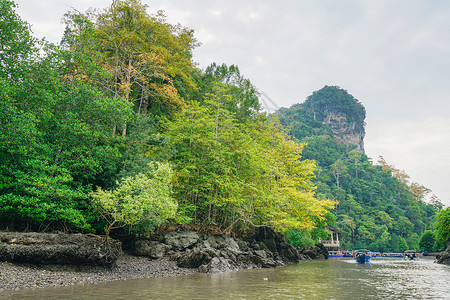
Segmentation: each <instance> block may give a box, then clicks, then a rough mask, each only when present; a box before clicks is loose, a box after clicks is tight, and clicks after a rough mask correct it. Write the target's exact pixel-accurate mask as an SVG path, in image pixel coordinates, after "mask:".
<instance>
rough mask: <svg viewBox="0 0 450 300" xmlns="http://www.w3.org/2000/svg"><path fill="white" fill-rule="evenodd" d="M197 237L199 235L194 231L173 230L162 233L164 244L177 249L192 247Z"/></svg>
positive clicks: (197, 239)
mask: <svg viewBox="0 0 450 300" xmlns="http://www.w3.org/2000/svg"><path fill="white" fill-rule="evenodd" d="M199 239H200V237H199V235H198V234H197V233H196V232H194V231H182V232H176V231H174V232H169V233H168V234H166V235H164V241H165V244H167V245H169V246H170V247H171V248H173V249H177V250H181V249H186V248H189V247H192V246H193V245H195V244H196V243H197V242H198V241H199Z"/></svg>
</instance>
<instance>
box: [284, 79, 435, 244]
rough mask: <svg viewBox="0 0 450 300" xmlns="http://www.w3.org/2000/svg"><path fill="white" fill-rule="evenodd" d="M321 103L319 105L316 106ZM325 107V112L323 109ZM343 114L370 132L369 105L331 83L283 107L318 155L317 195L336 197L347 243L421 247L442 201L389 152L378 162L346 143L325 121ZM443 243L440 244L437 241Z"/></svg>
mask: <svg viewBox="0 0 450 300" xmlns="http://www.w3.org/2000/svg"><path fill="white" fill-rule="evenodd" d="M315 107H319V109H311V108H315ZM318 112H320V114H318ZM333 113H341V114H344V115H345V116H347V118H346V119H347V120H352V121H351V122H356V124H357V125H356V126H353V125H352V124H351V122H349V123H348V126H349V127H352V130H351V131H355V130H356V131H364V128H363V126H364V118H365V109H364V107H363V106H362V105H361V104H360V103H359V101H358V100H356V99H354V98H353V97H352V96H351V95H349V94H348V93H347V92H346V91H345V90H342V89H340V88H338V87H329V86H325V87H324V88H323V89H321V90H319V91H316V92H314V93H313V94H312V95H311V96H310V97H308V98H307V100H306V101H305V103H303V104H297V105H294V106H292V107H291V108H288V109H286V108H284V109H280V110H279V111H278V112H277V115H278V117H279V119H280V121H281V123H282V124H283V125H285V126H288V127H290V128H291V131H292V133H293V134H294V136H295V138H296V140H297V141H298V142H302V143H306V144H307V145H306V146H305V148H304V150H303V158H305V159H309V160H314V161H315V162H316V163H317V165H318V168H317V169H316V173H315V175H316V176H315V178H314V179H313V182H314V184H315V185H316V186H317V191H316V192H317V195H318V196H319V197H320V196H322V197H326V198H328V199H335V200H336V201H337V202H338V204H336V206H335V207H334V208H333V209H332V213H333V214H334V215H335V216H336V222H335V224H334V225H333V226H334V227H336V228H337V229H339V230H340V231H341V232H342V240H341V242H342V244H343V248H346V249H354V248H369V249H371V250H372V251H384V252H387V251H404V250H406V249H407V248H412V249H417V250H418V249H419V244H418V243H419V239H420V237H421V235H422V234H423V233H424V231H425V230H430V229H432V225H433V222H434V217H435V214H436V212H437V211H439V210H440V209H442V204H441V203H440V202H439V200H438V199H436V198H435V197H434V198H433V201H434V202H433V201H432V203H431V204H427V203H425V200H426V196H427V195H428V194H429V193H430V192H431V191H430V190H429V189H426V188H425V187H423V186H421V185H420V184H418V183H415V182H412V183H410V182H409V176H408V175H407V174H405V172H403V171H401V170H399V169H397V168H395V167H394V166H392V165H389V164H388V163H387V162H386V161H385V160H384V159H383V157H380V158H379V161H378V164H376V165H375V164H373V163H372V161H371V159H370V158H369V157H367V156H366V155H365V154H363V153H361V152H360V151H357V149H356V146H355V145H349V144H344V143H342V142H340V139H338V137H336V135H335V134H334V133H333V131H332V130H330V129H329V126H328V125H327V124H324V123H323V121H324V120H325V119H326V118H327V114H333ZM436 247H437V248H441V246H440V245H437V246H436Z"/></svg>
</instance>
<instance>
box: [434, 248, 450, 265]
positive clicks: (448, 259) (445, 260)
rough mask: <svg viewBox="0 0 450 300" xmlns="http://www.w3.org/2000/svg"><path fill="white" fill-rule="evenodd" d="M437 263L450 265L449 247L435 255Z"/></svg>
mask: <svg viewBox="0 0 450 300" xmlns="http://www.w3.org/2000/svg"><path fill="white" fill-rule="evenodd" d="M436 259H437V261H436V262H437V263H438V264H443V265H449V266H450V247H448V248H447V250H445V251H444V252H441V253H440V254H439V255H436Z"/></svg>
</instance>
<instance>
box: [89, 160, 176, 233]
mask: <svg viewBox="0 0 450 300" xmlns="http://www.w3.org/2000/svg"><path fill="white" fill-rule="evenodd" d="M171 182H172V169H171V168H170V167H169V165H168V164H161V163H155V164H154V166H151V168H150V169H149V171H148V172H146V173H139V174H137V175H136V176H133V177H126V178H122V179H121V180H120V182H117V187H116V188H115V189H114V190H112V191H105V190H103V189H102V188H100V187H98V188H97V190H96V191H95V192H92V193H91V194H90V195H91V197H92V199H93V201H94V203H95V204H96V205H97V209H98V210H99V212H100V214H101V215H102V216H103V217H104V218H105V220H106V221H107V223H108V224H107V226H106V227H105V233H106V237H107V238H108V237H109V233H110V231H111V230H112V229H115V228H119V227H123V226H126V225H128V226H131V225H138V224H141V223H144V222H145V223H146V225H147V226H148V227H147V228H145V231H147V232H152V231H153V230H154V228H155V227H156V226H158V225H160V224H162V223H163V222H165V221H166V220H168V219H171V218H174V217H175V214H176V211H177V203H176V201H175V200H174V199H173V198H172V196H171V193H172V183H171ZM145 231H144V232H141V234H143V233H144V234H145V233H146V232H145Z"/></svg>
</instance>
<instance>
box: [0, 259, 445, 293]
mask: <svg viewBox="0 0 450 300" xmlns="http://www.w3.org/2000/svg"><path fill="white" fill-rule="evenodd" d="M8 297H10V298H11V299H47V300H50V299H450V267H449V266H445V265H439V264H436V263H433V259H429V258H428V259H427V258H424V259H420V260H419V261H403V260H402V259H398V258H397V259H395V258H374V259H372V262H371V263H370V264H357V263H355V262H354V261H353V260H352V259H329V260H321V261H304V262H301V263H299V264H295V265H290V266H286V267H278V268H273V269H262V270H243V271H238V272H229V273H225V274H211V275H210V274H193V275H188V276H183V277H174V278H150V279H135V280H128V281H116V282H109V283H103V284H97V285H85V286H73V287H59V288H43V289H36V290H24V291H18V292H10V293H9V294H8ZM0 298H1V297H0Z"/></svg>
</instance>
